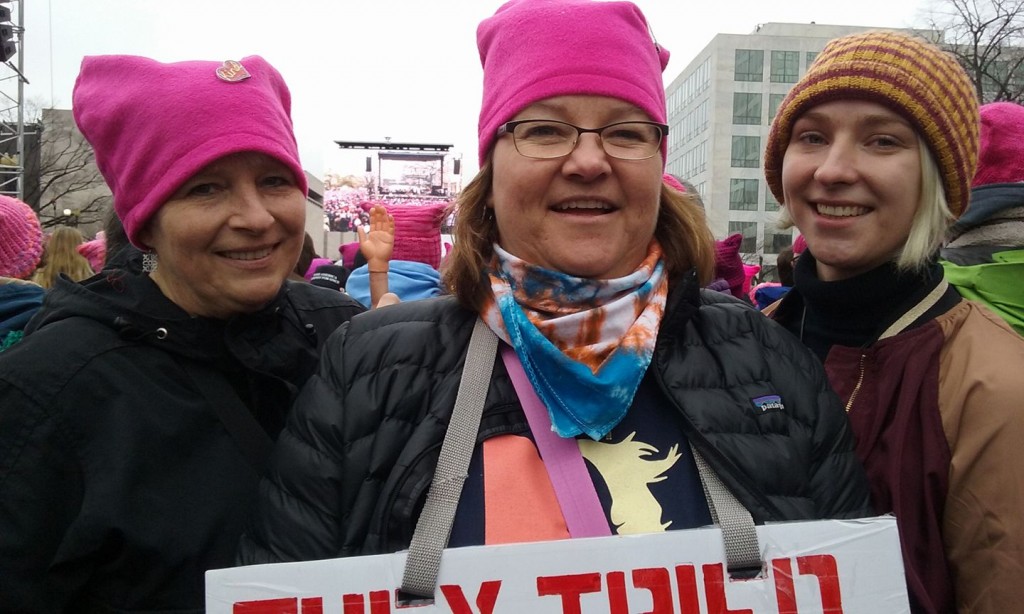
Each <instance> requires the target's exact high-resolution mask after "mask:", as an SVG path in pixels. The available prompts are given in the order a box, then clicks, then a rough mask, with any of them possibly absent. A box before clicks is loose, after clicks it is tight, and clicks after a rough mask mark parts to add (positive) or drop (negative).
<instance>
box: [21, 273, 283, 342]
mask: <svg viewBox="0 0 1024 614" xmlns="http://www.w3.org/2000/svg"><path fill="white" fill-rule="evenodd" d="M285 292H286V290H285V288H284V287H282V291H281V294H279V295H278V297H277V298H276V299H275V300H273V301H271V302H270V304H269V305H268V306H267V307H264V308H263V309H262V310H261V311H259V312H256V313H252V314H243V315H240V316H237V317H235V318H231V319H230V320H228V321H226V322H225V321H221V320H215V319H211V318H193V317H191V316H190V315H189V314H188V313H187V312H186V311H184V310H183V309H181V308H180V307H178V306H177V305H176V304H175V303H173V302H172V301H171V300H170V299H168V298H167V297H165V296H164V295H163V293H162V292H161V291H160V289H159V287H157V285H156V283H155V282H153V280H152V279H150V277H149V275H146V274H141V275H136V274H132V273H129V272H125V271H117V270H111V271H106V272H104V273H101V274H99V275H95V276H93V277H91V278H89V279H87V280H85V281H83V282H81V283H75V282H72V281H70V280H69V279H67V278H64V277H63V276H62V277H61V278H60V279H59V280H58V281H57V283H56V285H55V286H54V287H53V288H51V289H50V291H49V293H48V294H47V296H46V300H45V301H44V302H43V306H42V308H41V309H40V310H39V312H38V313H36V315H35V317H34V318H33V319H32V321H31V322H29V324H28V326H27V327H26V331H25V332H26V334H30V333H32V332H34V331H36V330H40V329H43V328H45V327H47V326H52V325H54V324H56V323H58V322H60V321H62V320H67V319H69V318H86V319H89V320H93V321H95V322H97V323H99V324H101V325H103V326H106V327H108V328H111V329H114V330H115V331H117V333H118V334H119V335H120V336H121V337H123V338H125V339H126V340H131V341H135V342H143V343H148V344H151V345H155V346H158V347H160V348H161V349H163V350H165V351H170V352H173V353H176V354H180V355H182V356H185V357H188V358H192V359H197V360H212V359H214V358H216V357H217V356H219V355H221V353H222V344H223V338H224V330H225V327H231V328H235V327H244V326H248V325H249V324H252V323H253V322H254V320H256V321H258V320H262V319H267V320H269V319H273V318H274V316H275V314H276V310H277V307H276V305H277V303H278V302H279V301H280V300H281V297H282V294H284V293H285ZM242 320H244V322H241V321H242Z"/></svg>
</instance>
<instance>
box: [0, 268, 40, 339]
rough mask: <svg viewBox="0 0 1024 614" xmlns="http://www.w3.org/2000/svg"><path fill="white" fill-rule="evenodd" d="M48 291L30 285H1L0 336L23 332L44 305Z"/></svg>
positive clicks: (11, 283) (10, 283)
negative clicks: (44, 298)
mask: <svg viewBox="0 0 1024 614" xmlns="http://www.w3.org/2000/svg"><path fill="white" fill-rule="evenodd" d="M45 295H46V290H44V289H43V288H42V287H41V286H37V285H36V284H29V283H20V282H16V281H15V282H9V283H0V335H3V334H5V333H9V332H11V331H12V330H22V329H24V328H25V325H26V324H27V323H28V321H29V319H30V318H31V317H32V315H33V314H34V313H35V312H36V310H38V309H39V306H40V305H42V304H43V297H44V296H45Z"/></svg>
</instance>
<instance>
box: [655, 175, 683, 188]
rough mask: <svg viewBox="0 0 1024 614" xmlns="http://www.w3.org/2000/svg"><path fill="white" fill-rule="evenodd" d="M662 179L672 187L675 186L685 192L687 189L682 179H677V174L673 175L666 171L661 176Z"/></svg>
mask: <svg viewBox="0 0 1024 614" xmlns="http://www.w3.org/2000/svg"><path fill="white" fill-rule="evenodd" d="M661 180H662V181H664V182H665V185H667V186H668V187H670V188H673V189H675V190H679V191H680V192H685V191H686V186H685V185H683V183H682V182H681V181H679V180H678V179H676V176H675V175H671V174H669V173H665V174H664V175H662V176H661Z"/></svg>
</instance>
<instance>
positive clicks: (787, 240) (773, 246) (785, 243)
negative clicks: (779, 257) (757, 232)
mask: <svg viewBox="0 0 1024 614" xmlns="http://www.w3.org/2000/svg"><path fill="white" fill-rule="evenodd" d="M791 245H793V235H792V234H791V233H790V231H788V230H785V231H782V232H779V233H775V232H768V229H767V228H766V229H765V231H764V253H766V254H778V253H779V252H781V251H782V250H784V249H786V248H787V247H790V246H791Z"/></svg>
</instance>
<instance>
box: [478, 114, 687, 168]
mask: <svg viewBox="0 0 1024 614" xmlns="http://www.w3.org/2000/svg"><path fill="white" fill-rule="evenodd" d="M534 122H544V123H548V124H562V125H563V126H569V127H570V128H572V129H573V130H575V131H576V139H575V140H574V141H573V143H572V148H570V149H569V151H567V152H565V153H564V154H562V155H560V156H551V157H550V158H540V157H537V156H529V155H526V154H524V153H523V152H522V151H519V144H518V143H516V140H515V138H516V137H515V129H516V126H519V125H521V124H529V123H534ZM623 124H644V125H647V126H654V127H655V128H657V129H658V130H660V131H661V140H659V141H658V146H657V147H655V148H654V151H653V152H652V153H651V155H649V156H646V157H643V158H620V157H618V156H616V155H614V154H611V153H609V152H608V150H607V149H605V146H604V139H601V133H602V132H604V131H605V130H607V129H608V128H613V127H615V126H621V125H623ZM587 133H593V134H596V135H597V138H598V139H599V140H601V149H602V150H604V153H606V154H608V155H609V156H611V157H612V158H615V159H616V160H650V159H651V158H653V157H654V156H656V155H658V150H660V149H661V146H662V144H663V143H664V142H665V137H666V136H668V125H666V124H659V123H658V122H649V121H646V120H640V119H637V120H632V121H624V122H614V123H611V124H608V125H606V126H601V127H600V128H580V127H579V126H577V125H575V124H570V123H569V122H563V121H559V120H557V119H519V120H515V121H510V122H505V123H504V124H502V125H500V126H498V132H497V135H496V136H497V138H501V137H502V136H503V135H506V134H510V135H512V144H513V145H514V146H515V148H516V152H518V153H519V155H521V156H523V157H525V158H533V159H534V160H555V159H557V158H564V157H565V156H568V155H569V154H571V153H572V152H573V151H575V150H576V146H577V145H579V142H580V136H581V135H584V134H587Z"/></svg>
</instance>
